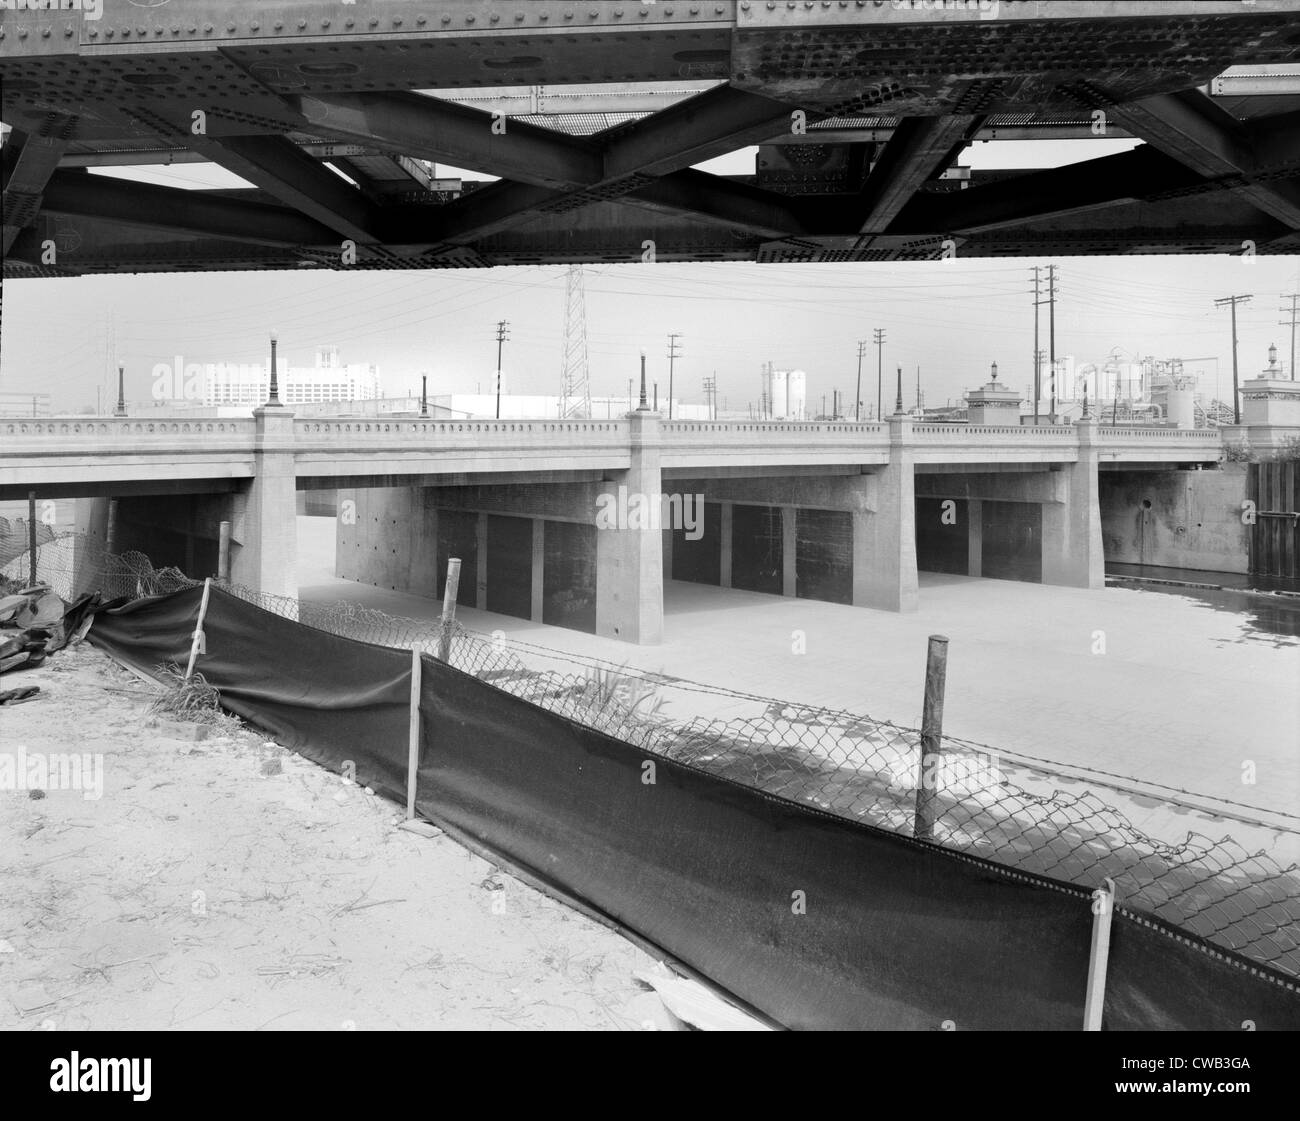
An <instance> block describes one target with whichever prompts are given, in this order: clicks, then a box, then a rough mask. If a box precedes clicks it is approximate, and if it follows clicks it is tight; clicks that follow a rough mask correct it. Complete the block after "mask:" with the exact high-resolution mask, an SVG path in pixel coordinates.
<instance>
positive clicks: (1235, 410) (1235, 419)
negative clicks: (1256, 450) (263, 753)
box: [1214, 296, 1253, 424]
mask: <svg viewBox="0 0 1300 1121" xmlns="http://www.w3.org/2000/svg"><path fill="white" fill-rule="evenodd" d="M1252 298H1253V297H1251V296H1224V297H1223V299H1221V300H1215V301H1214V306H1215V307H1223V306H1224V305H1225V304H1226V305H1227V306H1228V307H1230V308H1231V309H1232V423H1233V424H1240V423H1241V402H1240V399H1239V398H1238V395H1237V305H1238V304H1244V303H1246V301H1247V300H1250V299H1252Z"/></svg>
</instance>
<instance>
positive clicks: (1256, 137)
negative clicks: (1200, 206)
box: [1106, 90, 1300, 230]
mask: <svg viewBox="0 0 1300 1121" xmlns="http://www.w3.org/2000/svg"><path fill="white" fill-rule="evenodd" d="M1106 112H1107V115H1108V116H1111V117H1114V119H1116V120H1117V121H1119V122H1120V123H1121V124H1122V125H1123V126H1124V127H1125V128H1126V129H1128V130H1129V131H1130V132H1132V133H1133V134H1134V135H1135V136H1140V137H1142V138H1143V139H1144V140H1145V141H1146V142H1147V143H1148V144H1150V145H1151V146H1152V147H1153V148H1156V149H1158V150H1159V151H1161V152H1164V153H1165V154H1166V155H1167V156H1170V157H1172V158H1173V159H1176V160H1179V161H1180V162H1182V163H1184V164H1186V165H1187V166H1188V167H1190V168H1193V169H1194V170H1195V171H1197V172H1198V173H1199V174H1200V175H1202V176H1204V177H1205V178H1206V179H1209V180H1219V181H1223V182H1224V184H1225V186H1228V187H1230V188H1231V189H1232V190H1234V191H1235V192H1237V193H1239V194H1240V195H1241V196H1242V197H1244V198H1248V199H1249V200H1250V202H1251V203H1252V205H1254V206H1256V207H1258V208H1259V209H1260V210H1262V211H1263V212H1264V213H1265V214H1268V215H1269V216H1270V217H1273V218H1276V219H1277V220H1278V221H1280V222H1284V223H1286V224H1287V225H1288V226H1290V227H1291V228H1292V229H1294V230H1300V190H1297V188H1296V186H1295V185H1294V184H1293V183H1288V182H1285V181H1280V182H1279V181H1275V179H1274V177H1275V175H1276V174H1277V173H1278V172H1279V170H1281V171H1282V173H1283V175H1285V171H1286V170H1288V169H1289V170H1291V171H1292V172H1294V171H1295V170H1297V167H1296V162H1295V161H1296V145H1295V140H1294V134H1293V133H1290V130H1289V127H1288V126H1286V125H1284V126H1283V127H1282V128H1280V129H1279V128H1278V127H1277V126H1272V127H1270V126H1269V125H1268V124H1267V123H1261V125H1259V126H1257V128H1256V130H1255V131H1254V132H1253V133H1252V131H1251V130H1249V129H1247V128H1246V127H1245V126H1243V125H1241V124H1240V123H1239V122H1238V121H1236V120H1235V119H1234V118H1233V117H1231V116H1229V115H1228V114H1227V113H1225V112H1224V111H1223V110H1222V109H1220V108H1219V106H1217V105H1216V104H1215V103H1214V102H1213V101H1212V100H1211V99H1210V98H1208V97H1206V96H1205V95H1204V94H1203V93H1201V92H1200V91H1199V90H1188V91H1186V92H1184V93H1180V94H1173V95H1164V96H1160V97H1151V98H1145V99H1143V100H1141V101H1136V102H1133V103H1131V104H1128V105H1116V106H1113V107H1111V108H1110V109H1108V110H1106ZM1261 157H1262V159H1261ZM1279 159H1280V160H1281V161H1282V163H1283V167H1282V168H1281V169H1279V167H1278V166H1277V163H1276V161H1278V160H1279ZM1264 161H1269V162H1264ZM1288 165H1289V168H1288Z"/></svg>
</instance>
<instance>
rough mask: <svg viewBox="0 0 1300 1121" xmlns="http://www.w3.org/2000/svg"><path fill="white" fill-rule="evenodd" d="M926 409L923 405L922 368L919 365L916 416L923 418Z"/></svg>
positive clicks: (917, 371)
mask: <svg viewBox="0 0 1300 1121" xmlns="http://www.w3.org/2000/svg"><path fill="white" fill-rule="evenodd" d="M924 413H925V409H924V408H923V407H922V405H921V367H920V364H919V363H918V365H917V367H916V415H917V416H923V415H924Z"/></svg>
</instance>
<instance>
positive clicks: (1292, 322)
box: [1278, 292, 1300, 381]
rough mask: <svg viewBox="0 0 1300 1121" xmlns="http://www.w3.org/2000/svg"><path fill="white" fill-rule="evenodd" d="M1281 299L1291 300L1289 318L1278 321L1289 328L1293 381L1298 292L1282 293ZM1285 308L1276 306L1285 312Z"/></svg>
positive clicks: (1299, 319) (1299, 298) (1292, 377)
mask: <svg viewBox="0 0 1300 1121" xmlns="http://www.w3.org/2000/svg"><path fill="white" fill-rule="evenodd" d="M1282 299H1284V300H1290V301H1291V309H1290V310H1291V318H1290V319H1279V320H1278V323H1279V325H1281V326H1283V327H1290V328H1291V380H1292V381H1295V329H1296V324H1297V323H1298V322H1300V318H1297V314H1296V313H1297V310H1300V309H1298V308H1297V302H1298V301H1300V292H1287V293H1284V294H1283V296H1282ZM1286 310H1287V309H1286V308H1278V311H1280V312H1284V313H1285V312H1286Z"/></svg>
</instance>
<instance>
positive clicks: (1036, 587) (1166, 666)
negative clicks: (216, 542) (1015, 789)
mask: <svg viewBox="0 0 1300 1121" xmlns="http://www.w3.org/2000/svg"><path fill="white" fill-rule="evenodd" d="M334 533H335V523H334V519H332V518H314V517H303V518H299V519H298V579H299V595H300V597H301V598H303V599H304V600H313V601H315V602H321V603H324V602H332V601H339V600H347V601H351V602H357V603H364V604H366V605H368V606H372V607H377V608H379V609H381V610H383V611H387V612H388V613H389V614H392V615H404V616H410V617H413V618H424V619H432V618H436V616H437V614H438V612H439V610H440V605H439V604H437V603H435V602H434V601H433V600H428V599H422V598H420V597H418V596H413V595H409V594H406V593H403V592H400V591H393V590H389V589H386V588H376V587H373V586H371V585H367V584H360V583H355V582H353V581H350V580H340V579H338V578H336V577H335V576H334V575H333V566H334ZM664 599H665V607H664V611H665V619H664V632H665V633H664V641H663V643H662V644H661V645H658V646H634V645H632V644H630V643H623V642H617V641H614V640H612V639H606V638H599V637H597V636H595V635H590V634H582V633H579V632H577V631H571V630H565V629H563V628H561V627H548V626H543V625H541V624H538V623H530V622H529V621H528V620H525V619H515V618H511V617H509V616H505V615H498V614H492V613H490V612H487V611H475V610H472V609H466V608H461V609H460V611H459V612H458V618H460V619H461V621H462V622H463V623H464V624H465V626H467V627H469V628H471V629H472V630H476V631H481V632H484V633H491V632H493V631H495V630H501V631H503V632H504V633H505V634H506V635H507V636H508V637H509V638H512V639H520V640H523V641H526V642H531V643H535V644H537V645H539V646H544V647H548V648H550V649H554V650H557V651H568V652H571V653H573V654H575V655H578V656H581V657H592V656H594V657H600V658H605V659H608V660H610V661H613V662H616V663H626V664H628V665H631V666H635V667H638V668H640V669H644V670H649V671H652V672H656V673H666V674H668V675H670V676H672V677H676V678H680V679H684V680H686V681H694V682H701V683H703V684H710V683H716V684H720V685H725V686H727V687H729V688H732V689H739V690H744V691H747V692H751V693H755V694H758V695H759V696H764V697H779V698H781V699H783V700H790V701H795V702H798V703H800V704H807V705H815V706H825V707H828V708H843V709H846V710H848V711H851V712H863V713H869V714H870V715H871V716H873V717H876V718H878V719H885V720H890V721H893V722H895V723H898V724H902V725H904V726H906V727H910V728H916V727H919V726H920V718H921V711H920V710H921V697H922V685H923V682H924V670H925V656H926V641H927V637H928V636H929V635H931V634H944V635H947V636H949V638H950V640H951V641H950V645H949V651H948V675H947V697H946V701H945V706H944V729H945V731H946V732H947V733H948V734H950V735H953V736H957V737H960V738H964V739H969V740H974V741H976V742H977V743H982V744H989V745H992V747H993V748H994V749H996V750H999V751H1005V752H1009V753H1021V754H1023V755H1026V756H1032V757H1035V758H1038V759H1044V760H1050V761H1052V762H1054V763H1056V764H1058V765H1061V766H1064V767H1077V768H1092V769H1096V770H1098V771H1104V772H1108V773H1110V774H1112V775H1119V776H1124V777H1126V778H1127V779H1130V780H1132V781H1134V782H1137V783H1159V784H1164V785H1167V786H1172V787H1176V788H1178V789H1181V790H1186V791H1191V792H1195V793H1197V794H1201V795H1206V796H1209V797H1212V798H1218V799H1228V800H1230V801H1233V802H1238V803H1244V804H1245V805H1246V806H1248V807H1254V808H1257V810H1258V811H1262V812H1263V813H1264V814H1265V815H1269V814H1271V813H1282V814H1291V815H1294V814H1296V813H1297V812H1300V689H1297V685H1296V683H1297V682H1300V638H1296V637H1290V636H1284V635H1274V634H1268V633H1264V632H1261V631H1260V630H1259V629H1258V628H1256V627H1255V626H1254V625H1253V624H1252V621H1251V619H1250V616H1249V611H1248V608H1249V602H1248V601H1243V609H1242V611H1241V612H1227V611H1222V610H1214V609H1212V608H1209V607H1207V606H1206V605H1204V604H1202V603H1199V602H1197V601H1196V600H1194V599H1192V598H1190V597H1183V596H1177V595H1168V594H1163V593H1156V592H1144V591H1140V590H1134V589H1129V588H1106V589H1098V590H1090V589H1085V588H1062V587H1054V586H1050V585H1045V584H1028V583H1019V582H1016V581H1011V580H978V579H972V578H969V577H964V576H940V575H936V574H932V573H922V574H921V595H920V608H919V610H918V611H916V612H914V613H911V614H905V615H904V614H897V613H893V612H888V611H870V610H865V609H862V608H852V607H845V606H841V605H839V604H834V603H819V602H815V601H812V600H803V599H790V598H783V597H780V596H770V595H762V594H760V593H757V592H747V591H741V590H738V589H734V588H716V587H708V586H705V585H702V584H688V583H683V582H680V581H673V582H671V583H668V584H667V585H666V586H665V591H664ZM742 650H743V651H744V654H743V656H739V655H738V652H739V651H742ZM701 704H704V699H703V697H702V699H701ZM691 715H720V716H725V715H727V713H726V712H725V710H724V709H723V708H718V710H717V711H716V712H715V711H708V712H704V711H701V712H699V713H692V714H691ZM1245 812H1250V811H1249V810H1247V811H1245ZM1138 823H1139V824H1141V822H1138ZM1175 824H1178V823H1175ZM1290 825H1291V827H1292V828H1294V827H1296V826H1297V825H1300V822H1297V821H1296V820H1295V819H1294V818H1292V819H1291V821H1290ZM1181 835H1182V834H1181V831H1178V832H1176V833H1174V834H1173V835H1172V836H1171V837H1170V839H1176V838H1180V837H1181Z"/></svg>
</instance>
